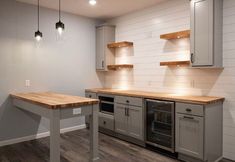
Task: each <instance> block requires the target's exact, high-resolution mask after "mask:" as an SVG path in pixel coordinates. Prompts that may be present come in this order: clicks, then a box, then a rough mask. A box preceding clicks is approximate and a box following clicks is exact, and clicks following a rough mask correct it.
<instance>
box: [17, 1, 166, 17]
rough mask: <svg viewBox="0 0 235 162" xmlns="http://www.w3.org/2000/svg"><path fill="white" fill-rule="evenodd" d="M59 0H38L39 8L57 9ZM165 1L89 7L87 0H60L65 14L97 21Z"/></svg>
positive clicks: (109, 3) (110, 3) (112, 3)
mask: <svg viewBox="0 0 235 162" xmlns="http://www.w3.org/2000/svg"><path fill="white" fill-rule="evenodd" d="M17 1H19V2H24V3H29V4H37V0H17ZM58 1H59V0H40V6H43V7H46V8H50V9H58ZM162 1H167V0H97V4H96V5H95V6H91V5H89V3H88V0H61V3H62V10H63V11H65V12H69V13H73V14H77V15H82V16H87V17H91V18H98V19H109V18H113V17H117V16H121V15H124V14H127V13H130V12H133V11H136V10H141V9H143V8H147V7H150V6H152V5H155V4H157V3H160V2H162Z"/></svg>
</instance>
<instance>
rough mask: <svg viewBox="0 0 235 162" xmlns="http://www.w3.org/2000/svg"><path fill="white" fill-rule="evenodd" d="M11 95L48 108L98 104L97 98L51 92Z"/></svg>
mask: <svg viewBox="0 0 235 162" xmlns="http://www.w3.org/2000/svg"><path fill="white" fill-rule="evenodd" d="M11 97H13V98H16V99H20V100H24V101H27V102H30V103H33V104H37V105H40V106H43V107H46V108H49V109H61V108H71V107H79V106H86V105H93V104H98V103H99V100H96V99H90V98H84V97H79V96H71V95H65V94H59V93H52V92H41V93H33V92H32V93H17V94H11Z"/></svg>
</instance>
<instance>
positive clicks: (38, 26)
mask: <svg viewBox="0 0 235 162" xmlns="http://www.w3.org/2000/svg"><path fill="white" fill-rule="evenodd" d="M39 9H40V8H39V0H38V30H39V23H40V22H39V14H40V13H39Z"/></svg>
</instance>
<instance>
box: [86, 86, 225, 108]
mask: <svg viewBox="0 0 235 162" xmlns="http://www.w3.org/2000/svg"><path fill="white" fill-rule="evenodd" d="M86 92H94V93H105V94H113V95H124V96H130V97H142V98H149V99H160V100H168V101H177V102H184V103H194V104H201V105H207V104H211V103H215V102H219V101H222V102H223V101H224V97H214V96H183V95H177V94H167V93H156V92H145V91H135V90H119V89H105V88H94V89H86Z"/></svg>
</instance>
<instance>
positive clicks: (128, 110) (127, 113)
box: [127, 108, 130, 116]
mask: <svg viewBox="0 0 235 162" xmlns="http://www.w3.org/2000/svg"><path fill="white" fill-rule="evenodd" d="M127 116H130V114H129V108H127Z"/></svg>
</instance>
